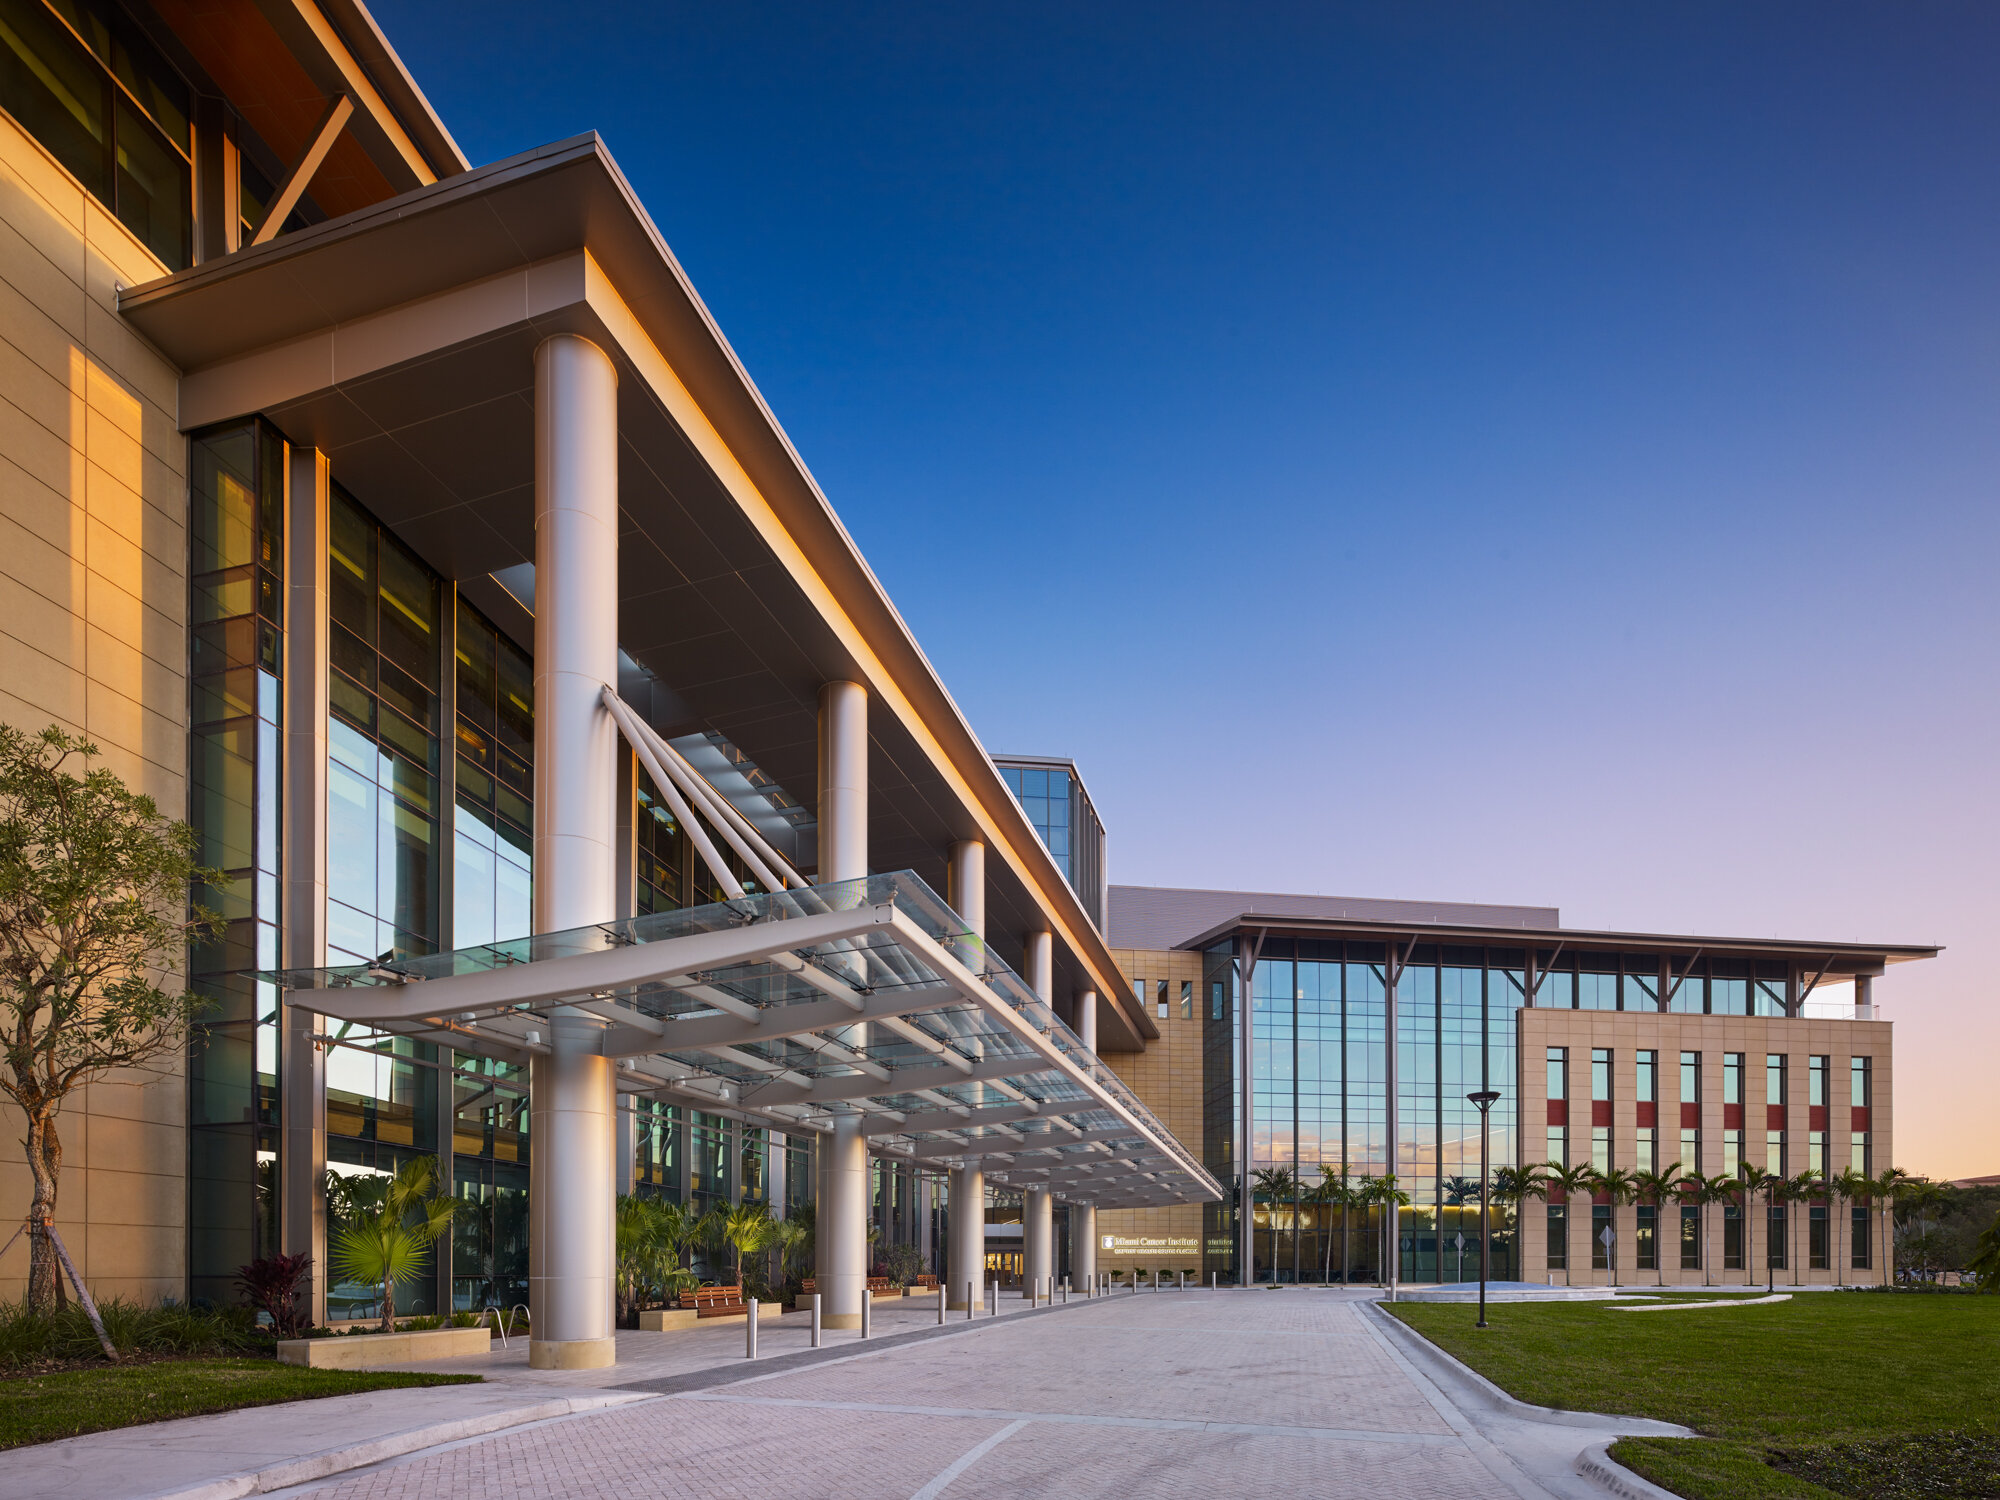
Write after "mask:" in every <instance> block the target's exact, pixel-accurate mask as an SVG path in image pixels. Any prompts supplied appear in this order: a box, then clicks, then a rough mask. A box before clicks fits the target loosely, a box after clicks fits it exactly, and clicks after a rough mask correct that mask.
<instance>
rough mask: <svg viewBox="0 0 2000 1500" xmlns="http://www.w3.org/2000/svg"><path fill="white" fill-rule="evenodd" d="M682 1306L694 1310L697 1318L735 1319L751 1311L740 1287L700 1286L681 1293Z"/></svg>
mask: <svg viewBox="0 0 2000 1500" xmlns="http://www.w3.org/2000/svg"><path fill="white" fill-rule="evenodd" d="M681 1306H682V1307H683V1308H689V1307H691V1308H693V1309H694V1315H695V1316H696V1317H697V1318H733V1317H736V1316H738V1315H739V1314H742V1313H747V1312H748V1311H749V1308H748V1307H746V1306H745V1305H744V1302H743V1288H742V1287H740V1286H698V1287H696V1288H695V1289H694V1290H693V1291H691V1292H682V1293H681Z"/></svg>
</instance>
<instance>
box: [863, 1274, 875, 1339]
mask: <svg viewBox="0 0 2000 1500" xmlns="http://www.w3.org/2000/svg"><path fill="white" fill-rule="evenodd" d="M874 1306H875V1294H874V1293H873V1292H871V1291H869V1290H868V1283H867V1282H865V1281H864V1282H862V1283H861V1336H862V1337H863V1338H864V1339H865V1338H867V1337H868V1314H869V1313H870V1311H872V1310H873V1308H874Z"/></svg>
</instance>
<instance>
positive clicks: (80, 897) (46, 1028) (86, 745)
mask: <svg viewBox="0 0 2000 1500" xmlns="http://www.w3.org/2000/svg"><path fill="white" fill-rule="evenodd" d="M98 754H99V751H98V749H97V747H96V746H95V745H93V744H91V743H90V742H89V741H88V740H84V739H81V738H78V737H76V736H73V735H70V734H66V733H65V732H64V731H62V730H61V729H58V728H56V727H54V726H53V725H52V726H50V727H49V728H47V729H44V730H42V731H41V732H40V733H39V734H27V733H24V732H23V731H21V730H19V729H16V728H14V727H13V726H11V725H6V724H0V1091H4V1092H5V1093H6V1095H7V1097H8V1098H10V1099H12V1100H13V1101H14V1103H15V1104H16V1105H17V1106H19V1108H20V1111H21V1113H22V1115H23V1116H24V1117H25V1119H26V1122H27V1137H26V1139H25V1140H24V1141H23V1142H22V1144H23V1146H24V1147H25V1148H26V1151H27V1160H28V1171H29V1173H30V1175H31V1177H32V1178H33V1181H34V1194H33V1198H32V1200H31V1201H30V1203H29V1206H28V1228H29V1239H30V1256H31V1259H30V1263H29V1269H28V1305H29V1306H30V1307H33V1308H38V1309H48V1308H50V1307H53V1306H54V1305H55V1304H56V1303H57V1302H58V1301H59V1300H61V1297H62V1290H61V1284H60V1281H59V1271H58V1267H57V1261H56V1251H55V1245H54V1243H53V1242H52V1241H51V1239H50V1237H49V1227H50V1225H51V1224H52V1223H53V1222H54V1219H55V1213H56V1191H57V1187H58V1185H59V1182H60V1179H61V1174H62V1140H61V1137H60V1136H59V1135H58V1134H57V1132H56V1117H57V1115H58V1113H59V1112H60V1111H61V1109H62V1106H63V1101H64V1100H66V1099H67V1098H68V1097H69V1095H70V1093H71V1092H72V1091H73V1090H75V1089H76V1088H77V1087H79V1086H80V1085H83V1084H86V1083H89V1082H90V1081H91V1080H93V1079H95V1078H99V1077H101V1076H102V1075H104V1074H105V1073H108V1072H110V1071H112V1070H113V1069H117V1068H138V1067H144V1066H145V1065H146V1064H147V1063H150V1062H153V1061H155V1060H156V1059H159V1058H161V1057H164V1056H166V1055H168V1054H170V1053H172V1052H173V1051H175V1050H176V1049H177V1048H179V1047H180V1046H181V1045H182V1044H183V1043H184V1041H185V1040H186V1037H187V1032H188V1027H189V1024H190V1023H191V1022H192V1021H193V1020H194V1019H195V1017H196V1015H197V1013H198V1012H199V1011H200V1010H201V1009H202V1008H203V1006H204V1004H205V1002H203V1001H202V1000H200V999H199V998H198V997H196V996H194V995H190V994H188V993H187V992H186V991H185V990H183V989H181V988H180V987H179V985H178V983H177V982H176V980H177V977H178V976H179V975H180V974H181V973H182V972H183V970H184V966H185V964H186V961H187V950H188V944H189V943H190V942H191V941H198V940H201V939H205V938H214V937H217V936H219V935H220V934H221V932H222V919H221V918H220V917H219V916H217V915H216V914H215V913H214V912H211V911H209V910H207V909H206V908H204V907H202V906H200V905H191V904H190V902H189V899H188V896H189V891H190V890H191V889H193V888H195V887H197V886H199V885H207V884H216V883H219V882H220V881H221V880H222V879H223V878H224V877H223V876H222V875H221V874H220V872H217V871H213V870H204V869H202V868H200V867H199V866H198V865H196V863H195V857H194V856H195V835H194V832H193V830H192V829H190V828H189V827H188V826H187V824H185V823H181V822H176V821H175V820H173V819H171V818H168V817H166V816H164V815H163V814H162V813H161V812H160V809H159V806H158V805H157V804H156V803H155V802H154V801H153V799H152V798H151V797H146V796H142V795H140V794H139V793H137V792H133V791H131V790H129V789H128V788H127V787H126V785H125V783H124V782H123V781H121V780H119V778H118V777H116V776H115V775H113V774H112V773H111V772H110V771H107V770H105V769H103V768H102V767H95V768H93V767H92V765H91V761H92V760H93V759H94V758H95V757H96V756H97V755H98ZM79 771H81V773H82V774H81V775H79V774H77V773H78V772H79Z"/></svg>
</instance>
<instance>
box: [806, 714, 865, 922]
mask: <svg viewBox="0 0 2000 1500" xmlns="http://www.w3.org/2000/svg"><path fill="white" fill-rule="evenodd" d="M867 873H868V690H867V689H866V688H864V687H863V686H862V685H861V684H860V683H858V682H829V683H827V684H826V685H825V686H824V687H822V688H821V689H820V690H819V882H818V883H819V884H821V885H826V884H828V883H829V882H831V881H835V880H859V879H861V878H862V877H863V876H865V875H866V874H867Z"/></svg>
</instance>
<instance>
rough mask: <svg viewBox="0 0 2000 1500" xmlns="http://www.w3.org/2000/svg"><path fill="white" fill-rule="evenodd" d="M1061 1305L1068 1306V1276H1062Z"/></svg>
mask: <svg viewBox="0 0 2000 1500" xmlns="http://www.w3.org/2000/svg"><path fill="white" fill-rule="evenodd" d="M1063 1306H1064V1307H1068V1306H1069V1278H1068V1277H1067V1276H1065V1277H1063Z"/></svg>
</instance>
